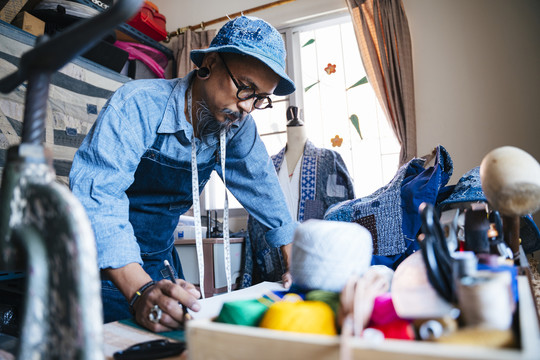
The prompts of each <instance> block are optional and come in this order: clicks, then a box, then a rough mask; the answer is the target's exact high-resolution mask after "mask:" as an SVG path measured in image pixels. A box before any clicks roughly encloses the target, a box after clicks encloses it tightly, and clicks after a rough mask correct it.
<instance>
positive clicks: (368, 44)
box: [347, 0, 416, 166]
mask: <svg viewBox="0 0 540 360" xmlns="http://www.w3.org/2000/svg"><path fill="white" fill-rule="evenodd" d="M347 4H348V7H349V11H350V13H351V17H352V19H353V25H354V30H355V33H356V39H357V41H358V45H359V47H360V55H361V57H362V62H363V64H364V68H365V69H366V73H367V77H368V80H369V82H370V83H371V85H372V86H373V88H374V90H375V94H376V95H377V98H378V99H379V103H380V104H381V107H382V108H383V110H384V111H385V113H386V117H387V119H388V121H389V122H390V125H391V127H392V129H393V130H394V133H395V134H396V137H397V139H398V141H399V143H400V144H401V153H400V161H399V162H400V166H401V165H403V164H405V163H407V162H408V161H409V160H410V159H412V158H413V157H415V156H416V115H415V105H414V80H413V62H412V50H411V36H410V33H409V24H408V21H407V16H406V15H405V10H404V9H403V4H402V2H401V0H348V1H347Z"/></svg>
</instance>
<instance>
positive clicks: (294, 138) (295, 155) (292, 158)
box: [285, 106, 307, 175]
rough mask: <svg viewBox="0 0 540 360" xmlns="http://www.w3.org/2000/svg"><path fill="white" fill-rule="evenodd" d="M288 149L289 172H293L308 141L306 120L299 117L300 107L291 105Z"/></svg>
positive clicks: (289, 110)
mask: <svg viewBox="0 0 540 360" xmlns="http://www.w3.org/2000/svg"><path fill="white" fill-rule="evenodd" d="M287 120H288V122H287V150H285V158H286V159H287V171H288V174H289V175H290V174H292V173H293V172H294V169H295V168H296V164H297V163H298V160H300V157H301V156H302V154H303V153H304V146H305V144H306V141H307V134H306V128H305V126H304V122H303V121H302V120H300V119H299V118H298V108H297V107H296V106H289V108H288V109H287Z"/></svg>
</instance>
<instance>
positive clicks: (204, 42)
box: [169, 30, 216, 78]
mask: <svg viewBox="0 0 540 360" xmlns="http://www.w3.org/2000/svg"><path fill="white" fill-rule="evenodd" d="M215 35H216V30H203V31H191V30H186V31H185V32H184V33H182V34H180V35H179V36H177V37H175V38H173V39H172V40H171V42H170V43H169V47H170V48H171V50H172V51H173V54H174V58H175V60H176V63H177V65H178V67H177V73H176V76H177V77H180V78H181V77H184V76H186V75H187V74H188V73H189V72H190V71H191V70H193V69H195V64H194V63H193V62H192V61H191V59H190V57H189V54H190V52H191V50H193V49H204V48H206V47H208V45H210V42H211V41H212V39H213V38H214V36H215Z"/></svg>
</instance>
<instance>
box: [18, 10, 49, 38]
mask: <svg viewBox="0 0 540 360" xmlns="http://www.w3.org/2000/svg"><path fill="white" fill-rule="evenodd" d="M12 24H13V25H15V26H17V27H19V28H21V29H23V30H24V31H26V32H28V33H30V34H32V35H35V36H40V35H43V34H44V32H45V22H43V21H42V20H40V19H38V18H37V17H35V16H34V15H32V14H29V13H28V12H26V11H23V12H21V13H19V14H18V15H17V16H16V17H15V19H14V20H13V22H12Z"/></svg>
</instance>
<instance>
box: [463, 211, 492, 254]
mask: <svg viewBox="0 0 540 360" xmlns="http://www.w3.org/2000/svg"><path fill="white" fill-rule="evenodd" d="M488 230H489V220H488V217H487V212H486V210H485V209H482V210H473V209H467V210H466V211H465V249H466V250H470V251H474V252H475V253H476V254H487V253H489V240H488V235H487V233H488Z"/></svg>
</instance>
